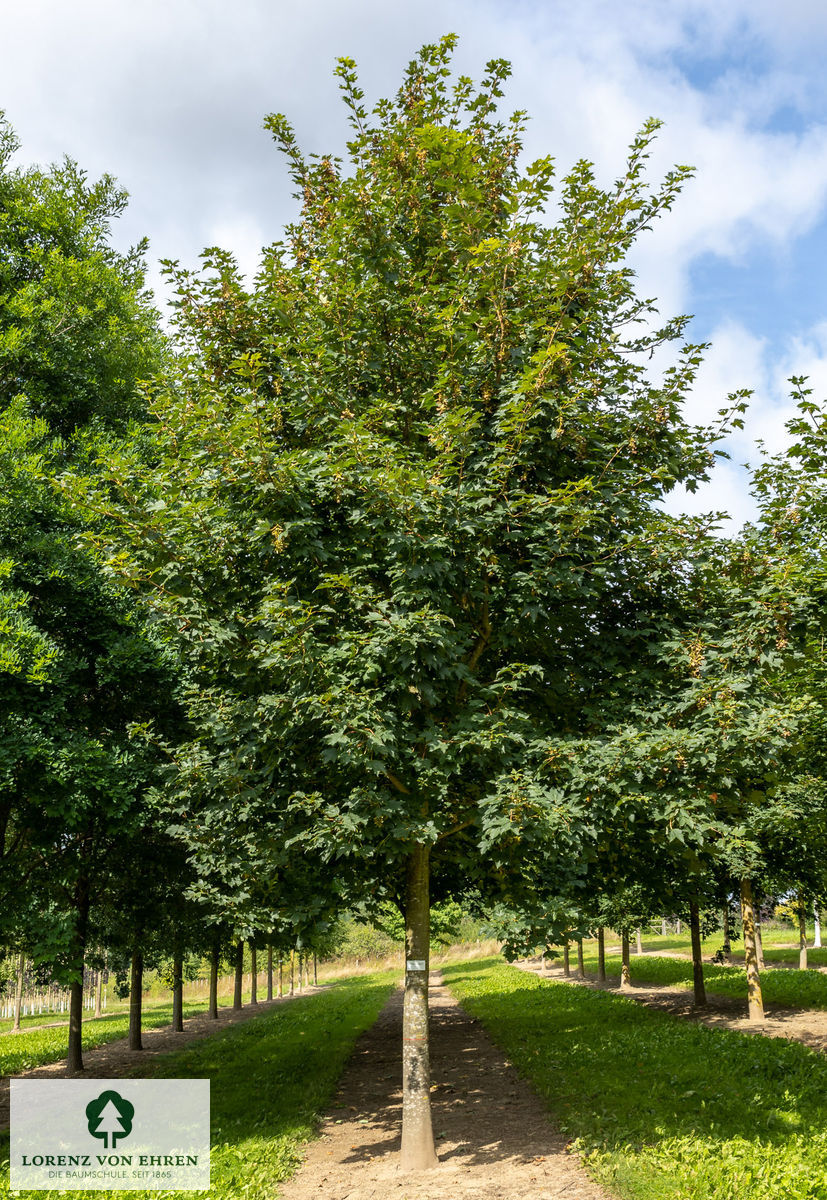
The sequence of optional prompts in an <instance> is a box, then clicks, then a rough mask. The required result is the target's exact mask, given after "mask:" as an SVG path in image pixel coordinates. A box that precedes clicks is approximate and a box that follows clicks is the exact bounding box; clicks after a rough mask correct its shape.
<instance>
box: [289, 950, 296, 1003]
mask: <svg viewBox="0 0 827 1200" xmlns="http://www.w3.org/2000/svg"><path fill="white" fill-rule="evenodd" d="M295 991H296V951H295V950H291V951H290V992H289V995H291V996H293V995H294V994H295Z"/></svg>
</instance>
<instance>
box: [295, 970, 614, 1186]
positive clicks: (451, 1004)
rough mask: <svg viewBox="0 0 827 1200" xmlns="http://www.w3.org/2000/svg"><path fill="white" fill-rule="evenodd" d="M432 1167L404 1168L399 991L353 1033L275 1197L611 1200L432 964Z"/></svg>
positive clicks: (400, 997) (534, 1096)
mask: <svg viewBox="0 0 827 1200" xmlns="http://www.w3.org/2000/svg"><path fill="white" fill-rule="evenodd" d="M431 1039H432V1040H431V1062H432V1071H433V1080H434V1083H433V1087H432V1102H433V1116H434V1132H435V1134H436V1137H437V1152H438V1154H439V1158H440V1165H439V1167H437V1168H435V1169H434V1170H432V1171H422V1172H419V1173H416V1174H413V1175H411V1174H407V1175H403V1174H402V1173H401V1172H400V1170H399V1165H398V1152H399V1145H400V1124H401V1120H402V1093H401V1071H400V1050H401V1044H402V993H401V991H399V992H396V993H395V994H394V995H393V997H392V998H391V1000H390V1001H389V1003H388V1004H387V1006H386V1007H385V1008H384V1009H383V1011H382V1013H381V1014H380V1016H379V1019H378V1021H377V1022H376V1024H375V1025H374V1026H373V1027H372V1028H371V1029H369V1030H368V1031H367V1032H366V1033H364V1034H363V1035H362V1037H361V1038H360V1039H359V1040H358V1041H357V1043H356V1047H355V1049H354V1052H353V1055H352V1057H351V1059H350V1062H349V1064H348V1066H347V1068H346V1069H345V1073H344V1075H343V1076H342V1079H341V1081H340V1085H339V1090H338V1093H337V1095H336V1098H335V1100H334V1104H333V1106H332V1108H331V1110H330V1111H329V1113H328V1114H327V1116H326V1117H325V1119H324V1122H323V1124H322V1128H321V1133H320V1136H319V1138H318V1139H317V1140H316V1141H314V1142H311V1143H310V1145H309V1147H308V1151H307V1157H306V1160H305V1162H304V1165H303V1166H302V1167H301V1169H300V1170H299V1172H298V1174H297V1175H295V1176H294V1178H293V1179H292V1180H290V1181H289V1182H288V1183H287V1184H285V1185H284V1188H283V1190H282V1191H281V1193H280V1200H463V1198H464V1197H468V1198H470V1197H474V1200H523V1198H525V1200H528V1197H531V1200H557V1198H559V1197H564V1198H565V1200H609V1193H608V1192H606V1191H604V1190H603V1189H602V1188H600V1187H598V1186H597V1184H595V1183H593V1182H592V1181H591V1179H590V1178H589V1176H588V1175H587V1174H586V1172H585V1170H584V1168H583V1167H582V1165H581V1164H580V1162H579V1160H578V1158H577V1155H576V1154H575V1153H572V1152H570V1151H569V1149H568V1146H569V1143H568V1141H567V1139H566V1138H565V1137H563V1135H562V1134H560V1133H559V1132H557V1131H556V1130H555V1128H554V1125H553V1123H552V1119H551V1117H550V1116H549V1113H548V1110H547V1109H546V1107H545V1105H544V1103H543V1101H542V1100H540V1099H539V1097H538V1096H537V1095H535V1093H534V1092H533V1091H532V1090H531V1089H530V1088H529V1086H528V1084H527V1083H525V1081H524V1080H523V1079H521V1078H520V1076H519V1075H518V1074H517V1072H516V1070H515V1069H514V1068H513V1067H512V1066H511V1065H510V1063H509V1062H508V1061H507V1060H506V1058H505V1057H504V1056H503V1054H502V1052H501V1051H500V1050H498V1049H497V1047H496V1046H494V1044H493V1043H492V1042H491V1041H490V1040H489V1038H488V1037H487V1036H486V1034H485V1032H484V1030H483V1028H482V1026H481V1025H480V1024H479V1023H478V1022H477V1021H475V1020H474V1018H472V1017H470V1016H469V1015H468V1014H467V1013H466V1012H465V1011H464V1009H462V1008H461V1007H460V1005H459V1004H457V1002H456V1001H455V1000H454V999H453V998H452V996H451V995H450V993H449V992H448V989H447V988H446V987H445V986H444V985H443V984H442V981H441V977H440V976H439V975H438V973H436V972H432V973H431Z"/></svg>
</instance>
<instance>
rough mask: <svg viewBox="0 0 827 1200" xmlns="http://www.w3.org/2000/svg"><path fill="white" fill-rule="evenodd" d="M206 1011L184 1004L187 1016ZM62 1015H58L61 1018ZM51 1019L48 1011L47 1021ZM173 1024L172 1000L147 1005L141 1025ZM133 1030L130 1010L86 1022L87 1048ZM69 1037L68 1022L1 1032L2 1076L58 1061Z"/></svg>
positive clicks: (0, 1061) (201, 1005)
mask: <svg viewBox="0 0 827 1200" xmlns="http://www.w3.org/2000/svg"><path fill="white" fill-rule="evenodd" d="M203 1012H204V1005H203V1004H192V1003H186V1002H185V1004H184V1019H185V1020H186V1018H187V1017H194V1016H198V1015H199V1014H200V1013H203ZM59 1019H60V1018H59V1017H58V1020H59ZM47 1020H48V1018H47V1017H46V1015H45V1014H44V1017H43V1023H44V1024H45V1023H46V1021H47ZM171 1024H172V1003H171V1002H169V1003H166V1004H154V1005H145V1006H144V1013H143V1020H142V1021H141V1026H142V1028H143V1029H158V1028H160V1027H161V1026H163V1025H171ZM128 1032H129V1013H128V1011H126V1010H125V1011H123V1012H119V1013H113V1014H112V1016H109V1017H98V1018H97V1019H96V1020H92V1021H86V1020H85V1021H84V1022H83V1048H84V1050H90V1049H92V1047H93V1046H103V1045H104V1044H105V1043H106V1042H114V1041H117V1039H118V1038H122V1037H126V1035H127V1033H128ZM68 1037H69V1023H68V1021H66V1022H63V1023H61V1024H58V1025H55V1026H54V1027H52V1028H48V1029H31V1030H27V1029H26V1028H25V1027H24V1028H23V1030H22V1031H21V1032H20V1033H2V1034H0V1075H18V1074H19V1073H20V1072H21V1071H27V1070H29V1069H30V1068H31V1067H39V1066H41V1065H42V1064H43V1063H50V1062H57V1060H58V1059H60V1058H65V1057H66V1043H67V1040H68Z"/></svg>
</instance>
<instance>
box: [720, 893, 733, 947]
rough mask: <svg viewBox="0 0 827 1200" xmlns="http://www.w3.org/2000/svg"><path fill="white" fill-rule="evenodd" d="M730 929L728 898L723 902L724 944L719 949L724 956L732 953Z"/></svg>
mask: <svg viewBox="0 0 827 1200" xmlns="http://www.w3.org/2000/svg"><path fill="white" fill-rule="evenodd" d="M730 937H731V933H730V928H729V897H728V896H727V898H726V900H725V901H724V944H723V946H722V947H721V949H722V950H723V952H724V954H731V953H732V945H731V943H730Z"/></svg>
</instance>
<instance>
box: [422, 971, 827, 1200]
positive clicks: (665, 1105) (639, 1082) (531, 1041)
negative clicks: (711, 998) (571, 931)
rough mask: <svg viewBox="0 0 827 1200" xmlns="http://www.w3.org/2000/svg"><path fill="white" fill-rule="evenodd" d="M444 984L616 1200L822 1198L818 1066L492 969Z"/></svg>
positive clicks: (826, 1182) (825, 1113)
mask: <svg viewBox="0 0 827 1200" xmlns="http://www.w3.org/2000/svg"><path fill="white" fill-rule="evenodd" d="M443 970H444V974H445V978H446V982H447V983H448V984H449V986H450V988H451V990H452V991H453V992H454V993H455V994H456V995H457V996H458V998H459V999H460V1000H461V1001H462V1003H463V1004H464V1005H465V1007H466V1008H467V1009H468V1010H469V1011H470V1012H471V1013H472V1014H473V1015H474V1016H476V1017H478V1018H479V1019H480V1020H481V1021H482V1022H483V1024H484V1025H485V1026H486V1027H487V1029H488V1031H489V1033H490V1034H491V1035H492V1037H493V1038H494V1040H495V1041H496V1042H497V1043H498V1044H499V1045H500V1046H501V1047H502V1048H503V1049H504V1050H505V1052H506V1053H507V1054H508V1056H509V1058H510V1059H511V1061H512V1062H513V1063H514V1064H515V1066H516V1067H517V1069H518V1070H519V1071H520V1073H521V1074H522V1075H524V1076H525V1077H526V1078H527V1079H528V1080H530V1082H531V1083H532V1084H533V1086H534V1087H535V1089H536V1090H537V1092H538V1093H539V1094H540V1095H541V1096H543V1097H544V1098H545V1099H546V1100H547V1102H548V1104H549V1106H550V1108H551V1110H552V1112H553V1113H554V1114H555V1116H556V1118H557V1120H558V1122H559V1125H560V1127H561V1129H562V1131H563V1132H564V1133H566V1134H568V1135H569V1136H570V1137H571V1138H573V1139H576V1141H577V1144H578V1146H579V1147H580V1148H581V1149H582V1150H583V1152H584V1153H585V1155H586V1158H587V1162H588V1163H589V1165H590V1168H591V1170H592V1171H593V1172H594V1174H595V1175H596V1176H597V1177H598V1178H599V1179H600V1180H601V1181H602V1182H603V1183H605V1184H606V1185H607V1186H608V1187H609V1188H611V1189H613V1190H614V1191H615V1192H616V1194H617V1195H618V1196H620V1197H622V1198H623V1200H825V1198H827V1060H825V1058H824V1057H823V1056H822V1055H820V1054H817V1053H816V1052H814V1051H812V1050H809V1049H807V1048H806V1047H804V1046H802V1045H800V1044H798V1043H794V1042H786V1041H783V1040H781V1039H771V1038H761V1037H751V1036H749V1035H747V1034H740V1033H733V1032H730V1031H728V1030H716V1029H709V1028H707V1027H705V1026H703V1025H695V1024H694V1023H690V1022H686V1021H679V1020H676V1019H675V1018H674V1017H672V1016H670V1015H669V1014H666V1013H660V1012H655V1011H652V1010H651V1009H647V1008H645V1007H643V1006H641V1005H639V1004H636V1003H635V1002H634V1001H633V1000H629V999H626V998H625V997H622V996H619V995H616V994H614V993H611V992H595V991H591V990H589V989H585V988H578V987H571V986H569V985H567V984H564V983H557V982H548V981H544V980H540V979H539V978H538V977H537V976H535V975H531V974H528V973H526V972H523V971H517V970H515V969H514V968H513V967H509V966H507V965H505V964H503V963H502V962H499V961H496V960H483V961H477V962H470V963H463V964H461V965H459V964H458V965H454V966H448V967H445V968H444V969H443Z"/></svg>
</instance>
